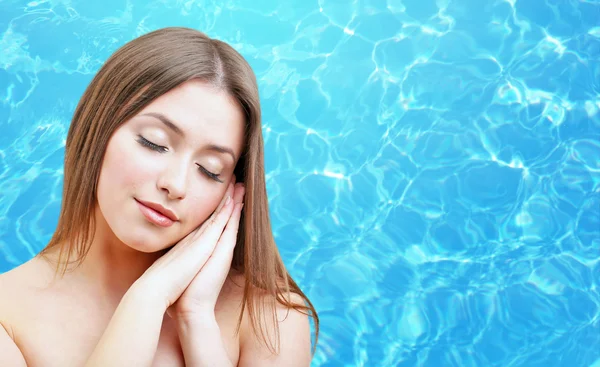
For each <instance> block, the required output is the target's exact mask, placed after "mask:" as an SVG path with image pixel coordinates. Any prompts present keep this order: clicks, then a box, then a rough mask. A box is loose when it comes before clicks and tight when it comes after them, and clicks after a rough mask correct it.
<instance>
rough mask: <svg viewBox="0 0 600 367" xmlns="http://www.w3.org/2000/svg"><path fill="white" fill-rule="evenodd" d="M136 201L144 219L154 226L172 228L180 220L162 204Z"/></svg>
mask: <svg viewBox="0 0 600 367" xmlns="http://www.w3.org/2000/svg"><path fill="white" fill-rule="evenodd" d="M135 201H136V202H137V204H138V207H139V209H140V211H141V212H142V214H143V215H144V217H146V219H147V220H148V221H149V222H150V223H152V224H156V225H158V226H160V227H170V226H172V225H173V223H175V222H177V221H178V220H179V219H178V218H177V216H176V215H175V213H173V212H172V211H171V210H169V209H167V208H165V207H163V206H162V205H160V204H157V203H152V202H149V201H143V200H138V199H135Z"/></svg>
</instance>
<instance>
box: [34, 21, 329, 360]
mask: <svg viewBox="0 0 600 367" xmlns="http://www.w3.org/2000/svg"><path fill="white" fill-rule="evenodd" d="M191 79H198V80H202V81H205V82H208V83H211V84H212V85H214V86H215V87H217V88H219V89H221V90H223V91H226V92H227V93H229V95H230V96H232V97H233V98H234V99H235V100H236V101H237V102H238V103H239V105H240V107H241V108H242V110H243V112H244V114H245V119H246V126H245V134H246V135H245V147H244V150H243V155H242V156H241V157H240V159H239V161H238V164H237V166H236V168H235V172H234V173H235V175H236V177H237V180H238V181H242V182H244V184H245V188H246V194H245V197H244V208H245V209H244V214H243V218H242V220H241V221H240V222H241V223H240V228H239V232H238V239H237V240H238V244H237V246H236V247H235V252H234V255H233V261H232V269H234V270H237V271H238V272H240V273H243V274H244V278H245V286H244V295H243V302H242V308H241V311H240V315H239V319H238V331H239V328H240V325H241V323H242V316H243V313H244V309H245V307H248V313H249V315H250V324H251V326H252V329H253V331H254V333H255V335H256V336H257V337H259V338H260V340H261V341H262V342H263V343H264V344H265V345H267V346H268V348H269V350H270V351H271V352H276V351H277V350H278V349H279V328H278V327H277V318H276V312H275V308H276V306H277V305H276V303H277V302H279V303H280V304H282V305H284V306H286V307H288V308H292V309H295V310H298V311H300V312H302V313H305V314H307V315H310V316H312V317H313V320H314V324H315V329H316V336H315V346H316V342H317V340H318V333H319V319H318V316H317V312H316V310H315V308H314V307H313V305H312V303H311V302H310V300H309V299H308V297H307V296H306V295H305V294H304V293H303V292H302V291H301V290H300V288H299V287H298V285H297V284H296V283H295V282H294V280H293V279H292V277H291V276H290V275H289V273H288V272H287V270H286V269H285V266H284V264H283V261H282V259H281V257H280V255H279V251H278V250H277V247H276V245H275V240H274V238H273V233H272V230H271V223H270V220H269V208H268V201H267V191H266V184H265V169H264V152H263V145H264V143H263V137H262V128H261V110H260V100H259V95H258V87H257V83H256V76H255V75H254V72H253V71H252V69H251V67H250V65H249V64H248V63H247V62H246V60H244V58H243V57H242V56H241V55H240V54H239V53H238V52H237V51H235V50H234V49H233V48H232V47H231V46H229V45H228V44H226V43H224V42H222V41H219V40H216V39H211V38H209V37H208V36H206V35H205V34H203V33H201V32H199V31H197V30H194V29H188V28H164V29H160V30H157V31H154V32H151V33H148V34H145V35H143V36H141V37H139V38H136V39H134V40H133V41H131V42H129V43H127V44H125V45H124V46H122V47H121V48H120V49H118V50H117V51H116V52H115V53H114V54H113V55H112V56H111V57H110V58H109V59H108V60H107V61H106V63H105V64H104V65H103V66H102V68H101V69H100V70H99V71H98V73H97V74H96V76H95V77H94V78H93V80H92V81H91V83H90V85H89V86H88V88H87V89H86V91H85V93H84V94H83V97H82V98H81V100H80V101H79V104H78V106H77V108H76V110H75V114H74V116H73V120H72V122H71V126H70V128H69V133H68V136H67V141H66V151H65V166H64V186H63V197H62V207H61V212H60V217H59V221H58V225H57V229H56V231H55V233H54V235H53V237H52V238H51V240H50V242H49V243H48V245H47V246H46V247H45V248H44V249H43V250H42V251H41V252H40V254H39V255H40V256H45V255H46V254H47V253H48V252H49V250H50V249H53V248H56V247H57V246H58V248H59V250H60V251H59V256H58V262H57V267H56V272H57V274H58V272H59V271H60V270H61V269H62V274H64V273H65V272H66V270H67V267H68V266H69V264H70V263H71V262H77V264H76V265H77V266H78V265H80V264H81V263H82V262H83V260H84V258H85V256H86V254H87V252H88V250H89V247H90V243H91V242H90V241H91V237H92V234H93V233H94V231H95V222H94V216H93V211H94V210H93V209H94V207H95V205H96V188H97V184H98V177H99V175H100V168H101V165H102V160H103V157H104V152H105V150H106V146H107V144H108V141H109V139H110V137H111V136H112V134H113V132H114V131H115V130H116V129H117V128H118V127H119V126H120V125H121V124H123V123H124V122H126V121H127V120H129V119H130V118H132V117H133V116H134V115H135V114H137V113H138V112H139V111H140V110H142V109H143V108H144V107H145V106H147V105H148V104H150V103H151V102H152V101H154V100H155V99H156V98H158V97H159V96H161V95H163V94H165V93H167V92H168V91H170V90H171V89H173V88H175V87H177V86H179V85H180V84H182V83H184V82H186V81H188V80H191ZM74 255H75V256H76V257H75V259H72V258H73V256H74ZM259 293H260V294H259ZM294 293H295V294H297V295H299V296H300V297H301V298H302V299H303V300H304V302H305V304H298V303H295V302H292V300H291V298H290V297H289V295H290V294H294ZM265 294H266V295H267V297H265V296H264V295H265ZM265 311H267V312H265ZM263 315H272V317H273V318H272V320H271V321H272V322H273V323H274V324H275V326H276V329H275V332H274V335H275V339H276V340H275V343H273V342H272V340H271V338H270V336H269V335H271V334H270V333H268V332H267V330H266V325H267V324H265V322H264V321H266V320H264V319H263ZM313 351H314V349H313Z"/></svg>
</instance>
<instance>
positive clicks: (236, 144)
mask: <svg viewBox="0 0 600 367" xmlns="http://www.w3.org/2000/svg"><path fill="white" fill-rule="evenodd" d="M149 112H157V113H160V114H163V115H165V116H166V117H167V118H168V119H170V120H171V121H172V122H173V123H174V124H176V125H177V127H179V128H180V129H181V130H182V132H183V134H184V135H185V138H186V139H188V140H190V141H191V142H193V143H196V144H198V143H216V144H222V145H227V146H229V147H231V148H232V149H234V151H236V152H237V153H239V152H240V149H241V145H242V138H243V135H244V122H245V121H244V115H243V113H242V110H241V107H240V106H239V105H238V103H237V102H236V101H235V99H234V98H233V97H231V96H230V95H229V94H227V93H226V92H224V91H222V90H220V89H217V88H215V87H214V86H212V85H210V84H208V83H205V82H202V81H199V80H191V81H188V82H185V83H183V84H182V85H180V86H178V87H176V88H174V89H173V90H171V91H169V92H168V93H165V94H164V95H162V96H160V97H159V98H157V99H156V100H154V101H153V102H152V103H151V104H149V105H148V106H146V107H145V108H144V109H143V110H142V111H140V112H139V114H144V113H149Z"/></svg>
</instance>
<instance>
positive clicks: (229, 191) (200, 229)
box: [196, 183, 234, 236]
mask: <svg viewBox="0 0 600 367" xmlns="http://www.w3.org/2000/svg"><path fill="white" fill-rule="evenodd" d="M233 190H234V189H233V184H232V183H230V184H229V186H228V187H227V190H226V191H225V195H223V199H222V200H221V203H220V204H219V206H218V207H217V209H215V211H214V212H213V213H212V214H211V215H210V216H209V217H208V219H206V220H205V221H204V223H202V224H201V225H200V226H199V227H198V228H197V229H196V234H197V235H198V236H199V235H201V234H202V232H204V231H205V230H206V227H207V226H208V224H209V223H210V222H211V221H212V220H214V218H215V217H216V216H217V215H219V213H220V212H221V210H223V205H224V204H225V200H226V199H227V196H230V197H232V198H233Z"/></svg>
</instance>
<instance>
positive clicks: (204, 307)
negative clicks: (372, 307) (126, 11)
mask: <svg viewBox="0 0 600 367" xmlns="http://www.w3.org/2000/svg"><path fill="white" fill-rule="evenodd" d="M260 121H261V116H260V104H259V97H258V89H257V85H256V78H255V76H254V73H253V72H252V70H251V68H250V66H249V65H248V64H247V63H246V61H245V60H244V59H243V58H242V56H241V55H239V54H238V53H237V52H236V51H235V50H234V49H233V48H231V47H230V46H229V45H227V44H225V43H223V42H220V41H218V40H214V39H210V38H208V37H206V36H205V35H204V34H202V33H200V32H198V31H195V30H192V29H186V28H166V29H161V30H158V31H155V32H151V33H149V34H146V35H144V36H142V37H140V38H138V39H135V40H133V41H131V42H130V43H128V44H126V45H125V46H123V47H122V48H121V49H119V50H118V51H117V52H116V53H115V54H114V55H112V56H111V57H110V58H109V60H108V61H107V62H106V64H105V65H104V66H103V67H102V68H101V69H100V71H99V72H98V74H97V75H96V76H95V78H94V79H93V80H92V82H91V84H90V85H89V87H88V88H87V90H86V91H85V93H84V95H83V97H82V99H81V101H80V103H79V105H78V106H77V109H76V111H75V115H74V118H73V121H72V123H71V126H70V130H69V134H68V137H67V143H66V152H65V167H64V189H63V190H64V191H63V201H62V208H61V213H60V218H59V222H58V226H57V230H56V232H55V234H54V236H53V237H52V239H51V240H50V242H49V244H48V245H47V247H46V248H44V249H43V250H42V252H41V253H40V254H39V255H38V256H36V257H35V258H34V259H32V260H30V261H29V262H27V263H25V264H23V265H21V266H19V267H17V268H16V269H13V270H12V271H10V272H8V273H6V274H3V275H1V276H0V300H2V301H1V303H0V322H1V324H2V326H3V328H0V350H2V353H0V365H1V366H25V365H28V366H80V365H85V366H150V365H153V366H183V365H186V366H208V365H210V366H235V365H238V366H283V365H285V366H306V365H308V364H309V363H310V359H311V351H310V327H309V320H308V316H309V315H310V316H312V317H314V320H315V326H316V328H317V330H318V318H317V314H316V312H315V309H314V307H313V306H312V304H311V303H310V301H309V300H308V298H307V297H306V296H305V295H304V293H302V291H301V290H300V289H299V288H298V286H297V285H296V283H295V282H294V281H293V280H292V278H291V277H290V276H289V274H288V273H287V271H286V270H285V267H284V265H283V263H282V261H281V258H280V256H279V253H278V251H277V248H276V246H275V243H274V239H273V235H272V232H271V227H270V223H269V216H268V201H267V196H266V187H265V179H264V176H265V172H264V167H263V161H264V157H263V140H262V135H261V125H260ZM236 180H237V181H239V182H237V183H236ZM242 207H243V210H242ZM165 314H167V317H164V315H165Z"/></svg>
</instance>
